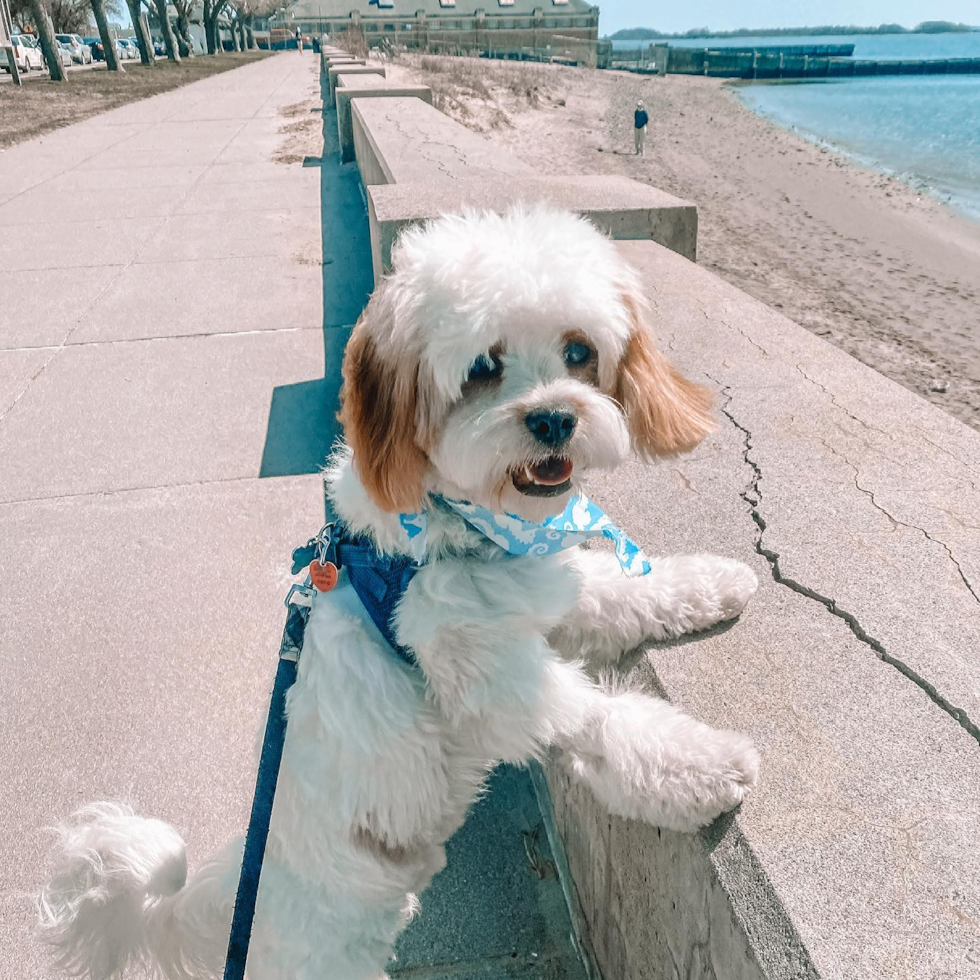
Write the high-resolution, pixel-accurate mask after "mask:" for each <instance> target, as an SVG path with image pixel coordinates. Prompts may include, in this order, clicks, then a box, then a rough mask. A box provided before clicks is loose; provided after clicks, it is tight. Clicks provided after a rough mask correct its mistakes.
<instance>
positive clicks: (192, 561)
mask: <svg viewBox="0 0 980 980" xmlns="http://www.w3.org/2000/svg"><path fill="white" fill-rule="evenodd" d="M318 99H319V82H318V78H317V75H316V73H315V60H314V59H313V58H300V57H298V56H297V55H296V53H295V52H292V53H286V54H283V55H281V56H278V57H275V58H270V59H267V60H263V61H260V62H256V63H255V64H254V65H251V66H249V67H246V68H242V69H238V70H235V71H232V72H228V73H225V74H222V75H219V76H216V77H214V78H210V79H207V80H205V81H202V82H199V83H196V84H194V85H190V86H187V87H186V88H183V89H179V90H176V91H173V92H169V93H166V94H164V95H160V96H156V97H154V98H152V99H148V100H146V101H143V102H139V103H135V104H132V105H129V106H126V107H124V108H121V109H118V110H114V111H112V112H110V113H106V114H104V115H102V116H99V117H96V118H93V119H90V120H87V121H85V122H82V123H79V124H77V125H75V126H72V127H69V128H67V129H64V130H60V131H57V132H55V133H53V134H51V135H49V136H46V137H44V138H42V139H39V140H35V141H32V142H30V143H27V144H23V145H20V146H16V147H13V148H12V149H9V150H7V151H6V152H4V153H0V528H2V534H0V596H2V599H0V692H2V694H0V772H2V774H3V778H4V792H3V794H2V796H0V868H2V869H3V871H2V876H0V980H26V978H32V980H33V978H37V977H44V976H48V975H49V974H48V973H47V972H46V970H45V967H44V964H43V959H42V955H41V952H40V950H38V949H37V948H36V946H35V945H34V944H33V942H32V941H31V939H30V938H29V937H30V928H31V925H32V922H33V916H34V913H33V893H34V892H35V890H36V888H37V885H38V882H39V880H40V877H41V869H42V863H43V862H42V855H43V852H44V850H45V848H46V838H45V835H44V833H43V831H42V829H41V828H43V827H44V826H45V825H46V824H49V823H51V822H53V821H55V820H57V819H58V818H59V817H61V816H63V815H64V814H66V813H67V812H69V811H70V810H71V809H72V808H74V807H75V806H77V805H78V804H80V803H82V802H84V801H87V800H89V799H98V798H110V799H112V798H123V799H128V800H130V801H131V802H132V803H133V804H134V805H135V806H137V807H138V808H139V809H140V810H142V811H144V812H146V813H147V814H152V815H154V816H159V817H162V818H164V819H166V820H169V821H172V822H173V823H174V824H175V825H176V826H177V827H178V828H179V829H180V830H181V831H182V832H183V833H184V834H185V835H186V837H187V839H188V841H189V844H190V855H189V856H190V859H191V862H192V864H194V863H196V862H198V861H200V860H201V859H203V858H205V857H206V856H207V855H208V854H209V853H210V852H211V851H212V850H213V849H214V848H216V847H218V846H220V845H221V844H222V843H223V842H224V841H225V840H226V839H227V838H228V837H229V836H231V834H233V833H234V832H237V831H238V830H239V829H240V828H241V827H243V826H244V824H245V821H246V816H247V808H248V803H249V797H250V793H251V786H252V782H253V779H254V770H253V743H254V740H255V737H256V732H257V731H258V730H259V728H260V725H261V723H262V718H263V716H264V711H265V708H266V699H267V695H268V687H269V683H270V682H271V678H272V673H273V670H274V663H273V658H274V655H275V651H276V650H277V649H278V642H279V631H280V629H281V621H282V614H283V610H282V596H283V594H284V593H285V590H286V585H287V582H288V568H287V564H288V555H289V552H290V550H291V549H292V547H294V546H295V544H296V543H297V542H299V541H302V540H305V538H306V537H307V536H308V535H309V533H310V532H311V529H312V530H315V529H316V528H317V527H318V526H319V524H320V523H321V519H322V516H323V500H322V492H321V486H320V480H319V477H318V476H317V475H316V474H317V470H318V467H319V466H320V465H321V463H322V461H323V458H324V456H325V455H326V452H327V450H328V448H329V446H330V444H331V443H332V441H333V439H334V437H335V435H336V424H335V421H334V413H335V409H336V398H337V390H338V385H339V364H340V356H341V353H342V351H343V346H344V344H345V342H346V339H347V336H348V333H349V325H350V324H352V323H353V322H354V321H355V320H356V318H357V316H358V314H359V312H360V310H361V308H362V306H363V303H364V302H365V300H366V297H367V294H368V291H369V289H370V286H371V270H370V255H369V243H368V234H367V220H366V214H365V211H364V203H363V196H362V190H361V187H360V184H359V180H358V176H357V172H356V168H354V167H353V166H345V167H342V166H340V165H339V164H338V163H337V162H336V160H337V156H336V153H335V146H333V145H332V142H331V141H332V140H333V136H332V133H333V131H334V129H335V120H334V118H333V116H332V114H331V115H329V116H328V117H327V118H326V119H325V120H324V127H323V131H324V133H325V134H326V138H327V145H326V146H325V147H324V148H323V152H322V154H321V153H320V152H319V149H317V151H316V152H314V153H313V154H312V155H308V156H307V158H306V159H304V160H299V159H296V160H294V161H293V162H291V163H282V162H276V161H275V160H274V159H273V158H274V157H275V156H276V155H277V154H278V153H281V151H282V150H283V148H284V146H285V144H286V141H287V140H288V139H290V134H289V133H283V132H281V130H283V128H284V127H286V126H293V127H295V123H296V122H298V121H301V120H302V119H303V118H308V117H307V116H305V115H304V113H306V112H309V111H310V109H309V107H303V108H302V110H301V111H300V110H297V109H296V106H297V105H298V104H299V103H302V102H304V101H306V100H314V101H315V106H314V109H313V110H312V111H314V112H315V113H316V118H317V123H318V124H319V120H320V112H319V103H318V101H317V100H318ZM289 107H293V108H292V109H291V110H290V111H289V112H288V113H284V112H283V110H284V109H288V108H289ZM314 142H315V143H316V141H314ZM318 146H319V144H318V143H317V147H318ZM292 148H293V149H295V147H292ZM294 155H295V154H294ZM451 853H452V857H451V867H450V869H449V870H448V871H447V872H446V873H445V874H444V875H442V876H440V879H439V880H438V881H437V884H436V886H434V887H433V889H432V890H431V891H430V892H428V893H427V894H426V896H425V899H424V900H423V915H422V917H421V918H420V919H419V920H417V922H416V924H414V925H413V927H412V929H411V931H410V932H409V933H408V934H407V935H406V937H405V941H404V942H403V944H402V949H401V954H400V961H399V970H400V973H401V975H402V976H404V977H409V976H425V977H427V978H441V977H449V976H453V977H457V978H460V980H466V978H468V977H470V976H474V975H476V974H479V975H480V976H482V977H491V978H493V977H497V978H503V977H530V976H548V977H570V978H571V977H578V976H579V975H580V973H579V967H578V965H577V963H575V961H574V957H573V956H572V954H571V950H570V945H569V941H568V932H569V927H568V920H567V914H566V912H565V910H564V908H563V906H562V904H561V900H560V889H559V886H558V884H557V882H556V880H555V878H554V874H553V869H552V867H551V864H550V861H549V855H548V851H547V845H546V843H545V842H544V841H543V838H542V832H541V827H540V813H539V812H538V810H537V805H536V803H535V801H534V797H533V794H532V792H531V789H530V783H529V780H528V778H527V776H526V774H520V773H516V772H514V771H505V772H503V773H502V774H500V776H499V777H498V778H497V780H496V782H495V789H494V792H493V793H492V794H491V795H490V797H489V798H488V799H487V800H486V801H484V802H483V803H482V804H481V805H480V807H479V808H478V810H477V812H476V815H475V818H474V819H473V820H472V821H471V822H470V823H469V824H468V826H467V828H466V829H465V830H464V831H463V833H462V834H461V835H460V836H459V837H457V838H456V839H455V840H454V841H453V842H452V844H451ZM450 964H458V965H457V966H450Z"/></svg>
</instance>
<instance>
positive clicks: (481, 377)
mask: <svg viewBox="0 0 980 980" xmlns="http://www.w3.org/2000/svg"><path fill="white" fill-rule="evenodd" d="M503 369H504V366H503V364H502V363H501V361H500V358H499V357H497V356H496V355H495V354H481V355H480V356H479V357H478V358H477V359H476V360H475V361H474V362H473V363H472V364H471V365H470V370H469V372H468V373H467V375H466V380H467V381H493V380H494V379H495V378H499V377H500V374H501V372H502V371H503Z"/></svg>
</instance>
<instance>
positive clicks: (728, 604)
mask: <svg viewBox="0 0 980 980" xmlns="http://www.w3.org/2000/svg"><path fill="white" fill-rule="evenodd" d="M565 561H566V563H567V564H568V566H569V567H570V568H572V570H573V571H574V572H575V573H576V576H577V578H578V580H579V593H578V600H577V602H576V603H575V605H574V607H573V608H572V610H571V611H570V612H569V613H568V614H567V615H566V617H565V619H564V622H563V623H562V624H561V625H560V626H559V627H557V628H556V629H555V630H554V631H553V632H552V633H551V635H550V636H549V640H550V641H551V643H552V645H553V646H554V647H555V648H556V649H558V650H560V651H561V652H562V653H564V654H566V655H567V656H572V657H585V658H586V659H588V660H591V661H593V662H600V663H613V662H615V661H617V660H618V659H619V658H620V657H621V656H622V655H623V653H625V652H626V651H627V650H632V649H633V648H634V647H636V646H638V645H639V644H640V643H642V642H643V641H644V640H664V639H668V638H670V637H674V636H681V635H682V634H684V633H693V632H696V631H697V630H703V629H707V628H708V627H709V626H713V625H714V624H715V623H719V622H721V621H722V620H726V619H732V618H734V617H735V616H737V615H738V614H739V613H740V612H741V611H742V610H743V609H744V608H745V604H746V603H747V602H748V601H749V599H750V598H751V597H752V595H753V594H754V593H755V590H756V588H757V587H758V580H757V578H756V575H755V572H753V571H752V569H751V568H749V566H748V565H745V564H743V563H742V562H738V561H733V560H732V559H730V558H720V557H718V556H716V555H679V556H676V557H671V558H657V559H655V560H654V561H653V562H652V565H653V568H652V569H651V571H650V572H649V573H648V574H646V575H642V576H635V577H632V578H631V577H627V576H626V575H625V574H624V572H623V570H622V569H621V568H620V566H619V562H618V561H617V560H616V558H615V556H614V555H612V554H610V553H609V552H607V551H598V550H595V551H587V550H583V549H576V550H575V551H572V552H569V553H568V554H567V557H566V558H565Z"/></svg>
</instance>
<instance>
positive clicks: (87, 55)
mask: <svg viewBox="0 0 980 980" xmlns="http://www.w3.org/2000/svg"><path fill="white" fill-rule="evenodd" d="M72 38H74V40H75V43H76V44H77V45H78V46H79V47H80V48H81V49H82V64H83V65H90V64H92V62H93V61H94V60H95V59H94V57H93V56H92V49H91V48H90V47H89V46H88V45H87V44H86V43H85V42H84V41H83V40H82V38H81V36H80V35H78V34H72Z"/></svg>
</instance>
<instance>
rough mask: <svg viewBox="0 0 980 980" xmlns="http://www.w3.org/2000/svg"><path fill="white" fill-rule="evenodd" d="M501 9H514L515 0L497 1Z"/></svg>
mask: <svg viewBox="0 0 980 980" xmlns="http://www.w3.org/2000/svg"><path fill="white" fill-rule="evenodd" d="M497 3H499V4H500V6H501V7H513V6H514V0H497Z"/></svg>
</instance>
